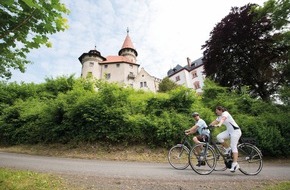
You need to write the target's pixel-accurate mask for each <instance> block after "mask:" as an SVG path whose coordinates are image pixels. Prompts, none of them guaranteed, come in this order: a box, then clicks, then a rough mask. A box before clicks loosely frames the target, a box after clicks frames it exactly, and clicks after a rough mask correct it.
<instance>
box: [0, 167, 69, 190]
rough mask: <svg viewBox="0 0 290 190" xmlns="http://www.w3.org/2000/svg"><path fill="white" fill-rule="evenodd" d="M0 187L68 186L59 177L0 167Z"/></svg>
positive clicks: (45, 188)
mask: <svg viewBox="0 0 290 190" xmlns="http://www.w3.org/2000/svg"><path fill="white" fill-rule="evenodd" d="M0 181H1V183H0V189H7V190H8V189H9V190H19V189H23V190H25V189H42V190H61V189H63V190H65V189H68V188H70V187H69V186H68V184H66V183H65V182H64V181H62V179H61V178H59V177H56V176H53V175H50V174H41V173H36V172H30V171H18V170H11V169H3V168H1V169H0Z"/></svg>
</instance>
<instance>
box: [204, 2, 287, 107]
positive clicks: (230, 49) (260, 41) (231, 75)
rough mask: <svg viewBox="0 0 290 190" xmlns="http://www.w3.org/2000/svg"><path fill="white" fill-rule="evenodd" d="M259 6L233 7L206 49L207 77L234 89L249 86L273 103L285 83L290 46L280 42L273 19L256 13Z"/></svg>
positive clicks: (205, 65)
mask: <svg viewBox="0 0 290 190" xmlns="http://www.w3.org/2000/svg"><path fill="white" fill-rule="evenodd" d="M256 7H257V5H255V4H247V5H245V6H243V7H240V8H238V7H233V8H232V9H231V12H230V13H229V14H228V15H227V16H226V17H225V18H224V19H222V21H221V22H220V23H218V24H217V25H216V26H215V28H214V29H213V31H212V32H211V37H210V39H209V40H208V41H206V44H205V45H203V46H202V48H203V49H205V51H204V53H203V54H204V59H203V61H204V68H205V72H206V74H207V76H208V77H209V78H211V79H213V80H214V81H215V82H218V83H219V84H220V85H222V86H225V87H230V88H231V89H241V87H242V86H248V87H249V89H250V92H251V94H252V95H253V96H254V97H260V98H261V99H263V100H264V101H270V98H271V95H273V94H275V93H277V91H278V89H279V88H280V87H281V85H282V84H284V83H285V73H286V72H287V71H286V70H285V69H281V68H283V67H284V66H285V65H286V63H287V62H288V61H289V60H288V58H287V53H288V51H289V47H288V46H287V44H285V43H277V40H278V39H279V36H281V35H282V34H281V33H280V32H277V33H275V34H273V29H274V26H273V24H272V21H271V18H269V17H267V16H266V15H262V16H259V15H258V14H257V13H256V12H254V11H252V10H253V9H254V8H256Z"/></svg>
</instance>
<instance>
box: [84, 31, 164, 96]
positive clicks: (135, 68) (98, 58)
mask: <svg viewBox="0 0 290 190" xmlns="http://www.w3.org/2000/svg"><path fill="white" fill-rule="evenodd" d="M137 56H138V52H137V51H136V50H135V49H134V47H133V44H132V42H131V39H130V37H129V35H128V33H127V36H126V39H125V41H124V43H123V46H122V48H121V50H120V51H119V55H118V56H107V57H106V58H105V57H103V56H102V55H101V53H100V52H99V51H97V50H90V51H89V52H88V53H83V54H82V55H81V56H80V57H79V61H80V62H81V64H82V72H81V77H83V78H89V77H91V78H95V79H104V80H107V81H108V82H117V83H120V84H125V85H127V86H132V87H133V88H134V89H143V90H146V91H147V90H148V91H152V92H157V91H158V89H159V83H160V82H161V80H160V79H158V78H156V77H153V76H151V75H150V74H148V73H147V72H146V71H145V70H144V68H142V69H141V70H140V71H139V66H140V65H139V64H137V63H136V61H137Z"/></svg>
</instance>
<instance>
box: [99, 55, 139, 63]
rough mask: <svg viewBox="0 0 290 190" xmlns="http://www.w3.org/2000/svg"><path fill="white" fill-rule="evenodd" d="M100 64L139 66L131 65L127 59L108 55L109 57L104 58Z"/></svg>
mask: <svg viewBox="0 0 290 190" xmlns="http://www.w3.org/2000/svg"><path fill="white" fill-rule="evenodd" d="M101 63H130V64H134V65H139V64H136V63H132V62H131V61H130V60H129V59H128V58H127V57H124V56H114V55H110V56H108V57H106V60H105V61H102V62H101Z"/></svg>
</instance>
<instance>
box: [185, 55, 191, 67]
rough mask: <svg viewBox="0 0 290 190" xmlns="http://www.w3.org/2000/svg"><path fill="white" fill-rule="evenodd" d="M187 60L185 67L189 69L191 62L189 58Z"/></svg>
mask: <svg viewBox="0 0 290 190" xmlns="http://www.w3.org/2000/svg"><path fill="white" fill-rule="evenodd" d="M186 59H187V66H188V67H190V66H191V60H190V58H189V57H187V58H186Z"/></svg>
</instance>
